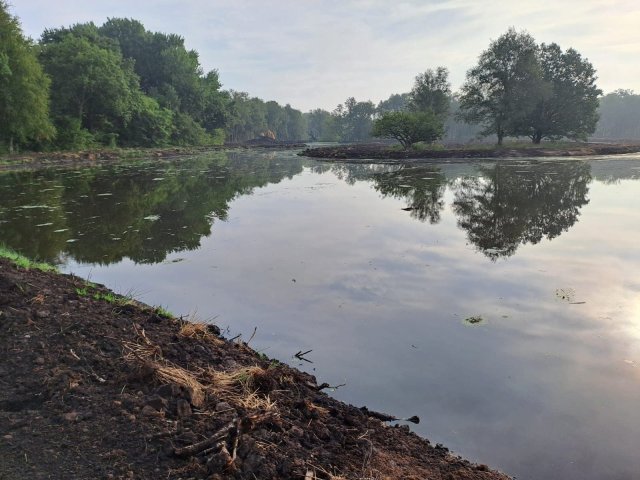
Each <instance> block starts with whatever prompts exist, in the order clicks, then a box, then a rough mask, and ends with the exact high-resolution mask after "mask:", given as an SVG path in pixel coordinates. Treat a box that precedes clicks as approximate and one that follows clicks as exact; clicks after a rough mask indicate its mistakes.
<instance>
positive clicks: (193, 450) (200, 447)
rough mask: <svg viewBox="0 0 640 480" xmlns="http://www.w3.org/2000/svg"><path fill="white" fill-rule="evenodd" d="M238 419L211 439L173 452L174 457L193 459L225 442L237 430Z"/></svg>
mask: <svg viewBox="0 0 640 480" xmlns="http://www.w3.org/2000/svg"><path fill="white" fill-rule="evenodd" d="M236 422H237V419H234V420H233V421H231V422H229V423H228V424H226V425H225V426H224V427H222V428H221V429H220V430H218V431H217V432H216V433H214V434H213V435H212V436H211V437H209V438H205V439H204V440H202V441H200V442H197V443H194V444H192V445H188V446H186V447H178V448H175V449H174V450H173V453H174V455H176V456H178V457H191V456H193V455H197V454H198V453H200V452H202V451H204V450H206V449H207V448H209V447H212V446H214V445H216V444H217V443H218V442H220V441H221V440H224V439H225V438H226V437H227V436H228V435H229V434H230V433H231V432H232V431H233V430H234V429H237V426H236Z"/></svg>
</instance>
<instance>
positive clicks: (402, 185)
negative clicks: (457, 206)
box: [373, 166, 447, 224]
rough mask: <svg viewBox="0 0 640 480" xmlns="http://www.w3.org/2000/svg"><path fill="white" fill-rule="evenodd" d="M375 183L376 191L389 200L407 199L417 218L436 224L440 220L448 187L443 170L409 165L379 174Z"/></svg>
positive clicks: (408, 206)
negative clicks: (389, 198) (388, 197)
mask: <svg viewBox="0 0 640 480" xmlns="http://www.w3.org/2000/svg"><path fill="white" fill-rule="evenodd" d="M373 180H374V182H375V186H374V188H375V189H376V190H377V191H378V192H380V193H381V194H382V195H384V196H385V197H386V196H390V197H394V198H399V199H405V200H406V202H407V207H406V208H407V209H410V212H411V216H412V217H413V218H415V219H417V220H420V221H422V222H425V221H427V220H428V221H429V223H432V224H434V223H438V222H439V221H440V215H441V213H442V210H443V208H444V199H443V196H444V192H445V189H446V186H447V179H446V177H445V176H444V175H443V173H442V172H441V170H440V168H438V167H434V166H417V167H408V166H405V167H402V168H400V169H399V170H395V171H392V172H383V173H375V174H374V175H373Z"/></svg>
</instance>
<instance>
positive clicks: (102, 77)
mask: <svg viewBox="0 0 640 480" xmlns="http://www.w3.org/2000/svg"><path fill="white" fill-rule="evenodd" d="M48 38H49V37H47V36H46V35H45V36H43V42H44V43H43V44H42V48H41V53H40V60H41V62H42V64H43V66H44V68H45V71H46V72H47V74H48V75H49V76H50V77H51V80H52V89H51V104H52V113H53V115H54V118H55V120H56V123H57V124H59V125H63V124H69V122H70V120H69V119H71V120H75V122H77V124H78V125H79V126H80V128H82V129H85V130H86V131H88V132H90V133H91V134H93V135H94V136H96V137H101V136H102V137H105V136H106V137H105V138H109V137H110V136H112V135H114V134H115V133H116V132H117V131H118V130H120V129H121V128H122V127H124V126H126V124H127V123H128V121H129V120H130V119H131V116H132V114H133V111H134V106H135V100H136V94H137V92H138V91H139V87H138V77H137V76H136V75H135V73H134V71H133V64H132V62H131V61H126V60H124V59H123V58H122V56H121V55H120V52H119V51H118V50H113V49H109V48H104V47H101V46H100V45H99V44H97V43H93V42H92V41H90V40H89V39H88V38H87V37H86V36H81V35H76V34H75V33H74V32H68V33H65V34H64V35H61V36H59V37H51V38H54V39H55V41H53V42H48ZM99 140H100V139H99ZM59 146H64V147H67V148H76V146H75V145H59Z"/></svg>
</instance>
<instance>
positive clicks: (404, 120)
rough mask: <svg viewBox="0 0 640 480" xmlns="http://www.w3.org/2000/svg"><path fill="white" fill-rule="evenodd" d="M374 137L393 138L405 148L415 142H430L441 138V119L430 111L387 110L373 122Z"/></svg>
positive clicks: (442, 129) (442, 133) (442, 132)
mask: <svg viewBox="0 0 640 480" xmlns="http://www.w3.org/2000/svg"><path fill="white" fill-rule="evenodd" d="M371 134H372V135H373V136H374V137H382V138H393V139H395V140H397V141H398V142H400V144H401V145H402V146H403V148H405V149H407V148H409V147H410V146H411V145H413V144H414V143H416V142H427V143H432V142H433V141H435V140H437V139H439V138H442V136H443V135H444V128H443V126H442V121H441V120H440V119H439V118H438V117H437V116H436V114H435V113H433V112H432V111H426V112H417V113H413V112H389V113H385V114H384V115H382V117H380V118H379V119H377V120H376V121H375V122H374V123H373V130H372V132H371Z"/></svg>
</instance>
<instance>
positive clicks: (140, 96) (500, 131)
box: [0, 0, 640, 151]
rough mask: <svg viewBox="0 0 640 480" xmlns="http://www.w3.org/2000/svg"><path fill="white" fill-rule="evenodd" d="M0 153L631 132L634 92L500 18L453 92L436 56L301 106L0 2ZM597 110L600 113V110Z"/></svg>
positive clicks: (123, 23)
mask: <svg viewBox="0 0 640 480" xmlns="http://www.w3.org/2000/svg"><path fill="white" fill-rule="evenodd" d="M0 40H1V41H0V150H8V151H13V150H14V149H16V148H22V149H32V150H54V149H55V150H78V149H86V148H92V147H99V146H109V147H116V146H122V147H134V146H141V147H162V146H169V145H213V144H220V143H223V142H224V141H227V142H243V141H245V140H248V139H252V138H256V137H267V138H272V139H278V140H297V141H306V140H311V141H326V142H365V141H370V140H371V139H372V137H379V138H389V139H393V140H397V141H398V142H400V144H401V145H402V146H403V147H405V148H408V147H409V146H410V145H413V144H415V143H417V142H425V143H432V142H434V141H436V140H439V139H444V140H445V141H446V142H449V143H462V142H468V141H470V140H475V139H479V138H482V137H485V138H487V137H488V138H490V139H492V140H495V141H496V142H497V143H498V144H501V143H502V142H503V140H504V139H505V138H507V137H529V138H530V139H531V140H532V142H533V143H540V142H541V141H542V140H543V139H551V140H555V139H560V138H570V139H586V138H587V137H588V136H591V135H593V136H595V137H596V138H612V139H615V138H618V139H635V138H640V95H636V94H634V93H633V92H631V91H626V90H619V91H616V92H613V93H611V94H609V95H606V96H604V97H602V96H601V93H602V92H601V91H600V90H599V89H598V88H597V86H596V83H595V82H596V72H595V69H594V68H593V66H592V65H591V63H590V62H589V61H588V60H587V59H585V58H583V57H582V56H581V55H580V53H578V52H577V51H576V50H574V49H572V48H569V49H567V50H562V49H561V48H560V46H559V45H557V44H555V43H551V44H544V43H543V44H540V45H539V44H537V43H536V42H535V40H534V38H533V37H531V35H529V34H528V33H526V32H517V31H515V30H514V29H509V30H508V31H507V32H506V33H505V34H504V35H502V36H501V37H499V38H498V39H497V40H495V41H492V42H491V43H490V45H489V47H488V48H487V49H486V50H485V51H484V52H482V54H481V55H480V57H479V58H478V63H477V65H475V66H473V67H472V68H471V69H470V70H469V71H468V72H467V76H466V81H465V82H464V84H463V85H462V87H461V89H460V91H458V92H455V93H454V92H452V90H451V85H450V83H449V79H448V75H449V72H448V70H447V68H445V67H437V68H434V69H427V70H426V71H425V72H424V73H421V74H419V75H417V76H416V77H415V81H414V85H413V88H412V89H411V91H410V92H406V93H401V94H393V95H391V96H390V97H389V98H388V99H386V100H383V101H381V102H379V103H378V104H377V105H375V104H374V103H373V102H371V101H368V100H367V101H358V100H356V99H355V98H354V97H349V98H348V99H347V100H346V101H345V102H344V103H342V104H340V105H338V106H337V107H336V108H335V109H334V110H333V111H327V110H323V109H315V110H312V111H309V112H307V113H302V112H301V111H300V110H296V109H294V108H292V107H291V106H290V105H288V104H287V105H285V106H282V105H280V104H278V103H277V102H275V101H264V100H262V99H260V98H257V97H251V96H250V95H249V94H248V93H246V92H238V91H234V90H223V89H222V85H221V83H220V79H219V75H218V72H217V70H211V71H208V72H205V71H204V70H203V68H202V66H201V65H200V62H199V58H198V53H197V52H196V51H194V50H188V49H187V48H186V46H185V43H184V39H183V38H182V37H181V36H179V35H174V34H165V33H159V32H151V31H149V30H147V29H146V28H145V27H144V25H143V24H142V23H141V22H139V21H137V20H133V19H125V18H112V19H109V20H107V22H106V23H104V24H103V25H101V26H97V25H95V24H93V23H91V22H90V23H82V24H76V25H73V26H71V27H66V28H57V29H51V30H45V32H44V33H43V34H42V35H41V38H40V39H39V41H38V42H33V41H32V40H30V39H28V38H26V37H25V36H24V35H23V33H22V31H21V28H20V24H19V21H18V19H17V18H16V17H14V16H12V15H11V14H10V13H9V10H8V5H7V3H6V2H5V1H4V0H0ZM598 119H600V121H598Z"/></svg>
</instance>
